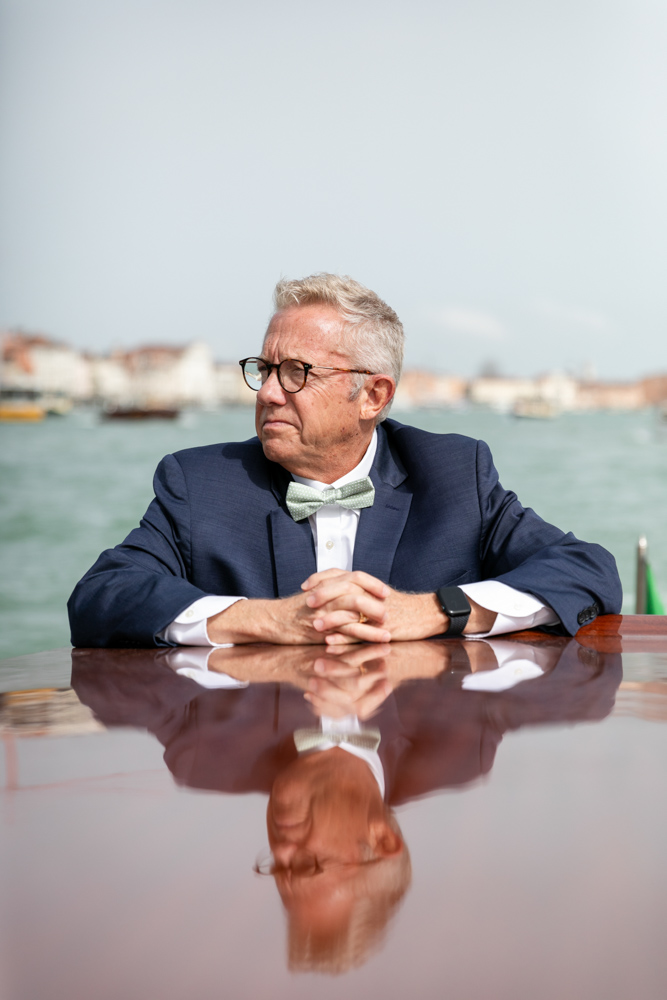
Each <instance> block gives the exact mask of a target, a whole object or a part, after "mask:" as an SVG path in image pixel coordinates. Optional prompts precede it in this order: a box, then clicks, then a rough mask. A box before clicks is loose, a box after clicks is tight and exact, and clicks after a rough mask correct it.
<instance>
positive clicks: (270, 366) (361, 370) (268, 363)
mask: <svg viewBox="0 0 667 1000" xmlns="http://www.w3.org/2000/svg"><path fill="white" fill-rule="evenodd" d="M249 361H257V362H261V363H262V364H263V365H266V368H267V371H268V374H267V376H266V378H265V380H264V382H268V380H269V379H270V378H271V372H272V371H273V369H274V368H275V370H276V375H277V376H278V382H279V383H280V388H281V389H282V390H283V391H284V392H289V393H290V394H291V395H295V393H297V392H301V390H302V389H304V388H305V385H306V382H307V381H308V373H309V372H310V371H312V370H313V368H320V369H322V370H323V371H327V372H348V373H350V374H353V375H377V372H369V371H367V370H366V369H365V368H332V367H331V366H330V365H311V364H310V363H309V362H308V361H301V359H300V358H283V360H282V361H279V362H278V364H277V365H276V364H273V363H272V362H271V361H265V360H264V358H254V357H252V358H243V359H242V360H241V361H239V364H240V366H241V371H242V372H243V381H244V382H245V384H246V385H247V386H248V388H249V389H252V390H253V392H259V390H260V389H261V387H262V385H264V382H262V384H261V385H260V386H258V387H257V388H255V386H254V385H251V384H250V382H248V379H247V378H246V374H245V366H246V365H247V363H248V362H249ZM286 361H293V362H296V363H297V364H299V365H303V385H302V386H299V388H298V389H288V388H287V386H285V385H283V380H282V378H281V377H280V366H281V365H284V364H285V362H286Z"/></svg>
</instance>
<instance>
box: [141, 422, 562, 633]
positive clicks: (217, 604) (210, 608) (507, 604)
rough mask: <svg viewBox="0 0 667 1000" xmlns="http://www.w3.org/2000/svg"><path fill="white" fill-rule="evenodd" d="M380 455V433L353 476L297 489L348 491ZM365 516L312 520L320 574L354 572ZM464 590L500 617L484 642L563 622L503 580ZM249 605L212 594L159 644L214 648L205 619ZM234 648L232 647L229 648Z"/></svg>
mask: <svg viewBox="0 0 667 1000" xmlns="http://www.w3.org/2000/svg"><path fill="white" fill-rule="evenodd" d="M376 450H377V431H376V432H375V433H374V434H373V437H372V438H371V443H370V444H369V446H368V448H367V450H366V453H365V455H364V457H363V458H362V460H361V461H360V462H359V464H358V465H357V466H355V468H354V469H352V471H351V472H348V473H347V474H346V475H345V476H341V478H340V479H337V480H336V482H335V483H320V482H318V481H317V480H316V479H304V477H303V476H292V478H293V479H294V480H295V481H296V482H297V483H302V484H303V485H304V486H310V487H312V488H313V489H314V490H319V491H320V492H323V491H324V490H325V489H329V488H330V487H331V486H335V487H338V486H344V485H345V484H346V483H351V482H354V481H355V480H356V479H363V478H364V476H367V475H369V473H370V471H371V467H372V465H373V459H374V458H375V452H376ZM360 514H361V511H358V510H348V509H347V508H346V507H340V506H339V505H338V504H328V505H327V506H325V507H320V509H319V510H318V511H317V512H316V513H315V514H311V515H310V517H309V518H308V521H309V522H310V528H311V531H312V533H313V542H314V543H315V556H316V560H317V571H318V573H319V572H321V571H322V570H325V569H342V570H348V571H351V569H352V564H353V559H354V543H355V540H356V537H357V527H358V525H359V516H360ZM461 590H462V591H463V592H464V593H465V594H467V596H468V597H470V598H472V600H474V601H475V602H476V603H477V604H479V605H480V606H481V607H483V608H486V609H487V610H488V611H495V612H496V613H497V618H496V620H495V622H494V623H493V627H492V628H491V629H490V631H489V632H483V633H476V634H477V635H479V637H480V638H481V637H482V636H490V635H499V634H501V633H503V632H516V631H518V630H519V629H525V628H534V627H535V626H536V625H555V624H557V623H558V621H559V620H560V619H559V618H558V616H557V615H556V614H555V612H554V611H552V609H551V608H549V607H547V606H546V605H545V604H542V602H541V601H539V600H538V599H537V598H536V597H533V595H532V594H526V593H523V591H520V590H515V589H514V588H513V587H508V586H507V584H505V583H500V582H499V581H498V580H481V581H479V582H478V583H465V584H463V585H462V586H461ZM241 600H245V598H243V597H240V596H239V597H219V596H217V595H213V594H210V595H208V596H207V597H200V598H199V600H198V601H195V602H194V603H193V604H191V605H190V606H189V607H188V608H186V609H185V611H181V613H180V615H178V616H177V617H176V618H175V619H174V621H173V622H172V623H171V624H170V625H168V626H167V628H166V629H164V631H163V632H161V633H160V638H162V639H164V640H165V641H166V642H173V643H176V644H177V645H180V646H213V645H215V643H212V642H211V640H210V639H209V637H208V632H207V630H206V619H207V618H210V617H211V616H212V615H217V614H220V612H221V611H225V610H226V609H227V608H229V607H231V605H232V604H235V603H236V601H241ZM224 645H229V643H224Z"/></svg>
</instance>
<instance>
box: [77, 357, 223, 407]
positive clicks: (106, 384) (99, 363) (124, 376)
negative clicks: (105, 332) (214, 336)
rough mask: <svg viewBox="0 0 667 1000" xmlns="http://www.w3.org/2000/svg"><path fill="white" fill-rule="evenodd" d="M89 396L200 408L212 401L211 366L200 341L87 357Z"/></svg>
mask: <svg viewBox="0 0 667 1000" xmlns="http://www.w3.org/2000/svg"><path fill="white" fill-rule="evenodd" d="M89 360H90V365H91V369H92V372H93V384H94V394H95V396H96V397H97V398H99V399H101V400H104V401H105V402H108V403H112V404H114V405H117V406H127V405H132V406H147V407H153V406H155V407H161V406H204V407H212V406H216V405H217V403H218V388H217V376H216V370H215V364H214V362H213V357H212V355H211V349H210V347H209V346H208V344H206V343H204V342H203V341H194V342H193V343H191V344H188V345H187V346H185V347H174V346H172V345H164V344H151V345H149V346H146V347H137V348H134V349H131V350H127V351H114V352H113V353H112V354H111V355H109V357H106V358H90V359H89Z"/></svg>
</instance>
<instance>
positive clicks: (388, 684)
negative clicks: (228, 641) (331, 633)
mask: <svg viewBox="0 0 667 1000" xmlns="http://www.w3.org/2000/svg"><path fill="white" fill-rule="evenodd" d="M456 646H457V643H456V641H451V640H450V641H444V642H437V641H435V642H426V641H424V642H402V643H392V644H389V643H386V644H379V643H367V644H364V645H354V646H353V645H343V644H341V645H333V646H326V647H323V646H289V647H288V646H271V645H260V644H257V645H239V646H232V647H228V648H222V649H214V650H213V651H212V652H211V654H210V656H209V661H208V665H209V670H213V671H218V672H220V673H225V674H229V675H230V676H231V677H235V678H236V679H237V680H241V681H249V682H250V683H256V684H261V683H288V684H292V685H294V686H295V687H298V688H300V689H301V690H302V691H304V692H307V693H308V695H311V696H312V697H310V698H309V701H311V704H312V705H313V708H314V710H315V711H316V712H317V714H318V715H327V714H331V715H334V716H340V715H346V714H360V713H364V714H363V715H362V717H363V718H367V717H368V715H370V714H372V712H374V711H376V710H377V708H378V707H379V705H381V704H382V702H383V701H384V700H385V698H386V697H387V696H388V695H389V694H390V692H391V691H392V690H394V689H395V688H396V687H398V685H399V684H401V683H402V682H403V681H405V680H410V679H417V678H420V677H421V678H423V677H436V676H437V675H438V674H440V673H441V672H442V671H443V670H446V669H447V667H448V665H449V661H450V657H451V653H452V651H453V650H454V648H455V647H456ZM311 681H312V682H313V683H312V684H311V683H310V682H311ZM353 703H356V708H357V709H358V711H356V713H355V711H354V710H353V709H351V708H349V709H347V710H346V711H342V710H341V708H342V706H343V705H344V704H353Z"/></svg>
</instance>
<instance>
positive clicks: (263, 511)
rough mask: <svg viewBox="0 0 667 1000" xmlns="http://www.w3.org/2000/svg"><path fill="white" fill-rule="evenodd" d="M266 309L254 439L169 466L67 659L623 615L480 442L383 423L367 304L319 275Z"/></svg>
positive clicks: (388, 320)
mask: <svg viewBox="0 0 667 1000" xmlns="http://www.w3.org/2000/svg"><path fill="white" fill-rule="evenodd" d="M275 306H276V311H275V314H274V316H273V318H272V319H271V322H270V323H269V327H268V330H267V332H266V336H265V338H264V344H263V347H262V352H261V356H260V357H258V358H248V359H245V360H244V361H243V362H241V364H242V366H243V370H244V376H245V378H246V382H247V383H248V385H249V386H250V387H251V388H256V389H257V407H256V430H257V438H255V439H252V440H250V441H248V442H244V443H240V444H225V445H214V446H209V447H205V448H195V449H190V450H187V451H183V452H180V453H178V454H177V455H171V456H167V458H165V459H164V460H163V462H162V463H161V464H160V466H159V468H158V470H157V473H156V477H155V493H156V498H155V500H154V501H153V503H152V504H151V505H150V507H149V509H148V511H147V512H146V515H145V517H144V518H143V520H142V522H141V525H140V527H139V528H137V529H135V530H134V531H133V532H131V533H130V535H129V536H128V537H127V538H126V540H125V541H124V542H123V543H122V544H121V545H119V546H117V547H116V548H115V549H111V550H108V551H107V552H104V553H103V554H102V555H101V556H100V558H99V559H98V561H97V562H96V563H95V565H94V566H93V567H92V569H91V570H90V571H89V572H88V573H87V574H86V576H85V577H84V578H83V580H82V581H81V582H80V583H79V584H78V585H77V587H76V589H75V591H74V593H73V595H72V597H71V598H70V602H69V611H70V621H71V624H72V642H73V644H74V645H78V646H148V645H178V644H184V645H193V644H202V645H206V644H210V645H217V644H222V643H228V642H231V643H244V642H258V641H265V642H273V643H288V644H300V643H322V642H326V643H328V644H333V645H335V644H339V643H349V642H389V641H393V640H411V639H422V638H428V637H430V636H434V635H441V634H450V635H456V634H460V633H461V632H465V633H466V634H477V635H487V634H495V633H498V632H503V631H512V630H515V629H521V628H529V627H536V626H542V627H552V628H557V629H559V630H560V631H562V632H566V633H569V634H574V632H576V630H577V629H578V627H579V626H581V625H583V624H585V623H586V622H588V621H591V620H592V619H593V618H595V617H596V616H597V615H598V614H607V613H614V612H618V611H619V610H620V606H621V587H620V581H619V579H618V574H617V571H616V566H615V563H614V559H613V557H612V556H611V555H610V554H609V553H608V552H606V551H605V550H604V549H602V548H601V547H600V546H598V545H590V544H587V543H584V542H581V541H579V540H578V539H576V538H575V537H574V536H573V535H572V534H567V535H566V534H564V533H563V532H562V531H560V530H559V529H558V528H555V527H554V526H552V525H550V524H547V523H546V522H544V521H542V520H541V519H540V518H539V517H538V516H537V515H536V514H535V513H534V512H533V511H531V510H529V509H524V508H523V507H521V505H520V504H519V502H518V500H517V498H516V496H515V495H514V494H513V493H511V492H509V491H506V490H504V489H503V488H502V487H501V485H500V483H499V482H498V476H497V473H496V471H495V469H494V467H493V463H492V460H491V456H490V454H489V451H488V448H487V447H486V445H485V444H484V443H483V442H478V441H474V440H472V439H470V438H466V437H462V436H460V435H434V434H428V433H426V432H424V431H420V430H417V429H416V428H412V427H407V426H403V425H401V424H399V423H396V422H395V421H391V420H385V418H386V416H387V412H388V410H389V407H390V405H391V401H392V398H393V395H394V392H395V390H396V384H397V382H398V379H399V378H400V371H401V364H402V356H403V328H402V326H401V323H400V321H399V319H398V317H397V316H396V313H395V312H394V311H393V310H392V309H391V308H390V307H389V306H387V305H386V303H384V302H383V301H382V300H381V299H380V298H379V297H378V296H377V295H375V293H374V292H371V291H370V290H369V289H367V288H364V286H362V285H360V284H359V283H358V282H355V281H353V280H352V279H350V278H342V277H340V276H337V275H328V274H323V275H313V276H311V277H309V278H304V279H302V280H300V281H281V282H280V283H279V284H278V286H277V287H276V292H275ZM243 598H246V599H245V600H244V599H243Z"/></svg>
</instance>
